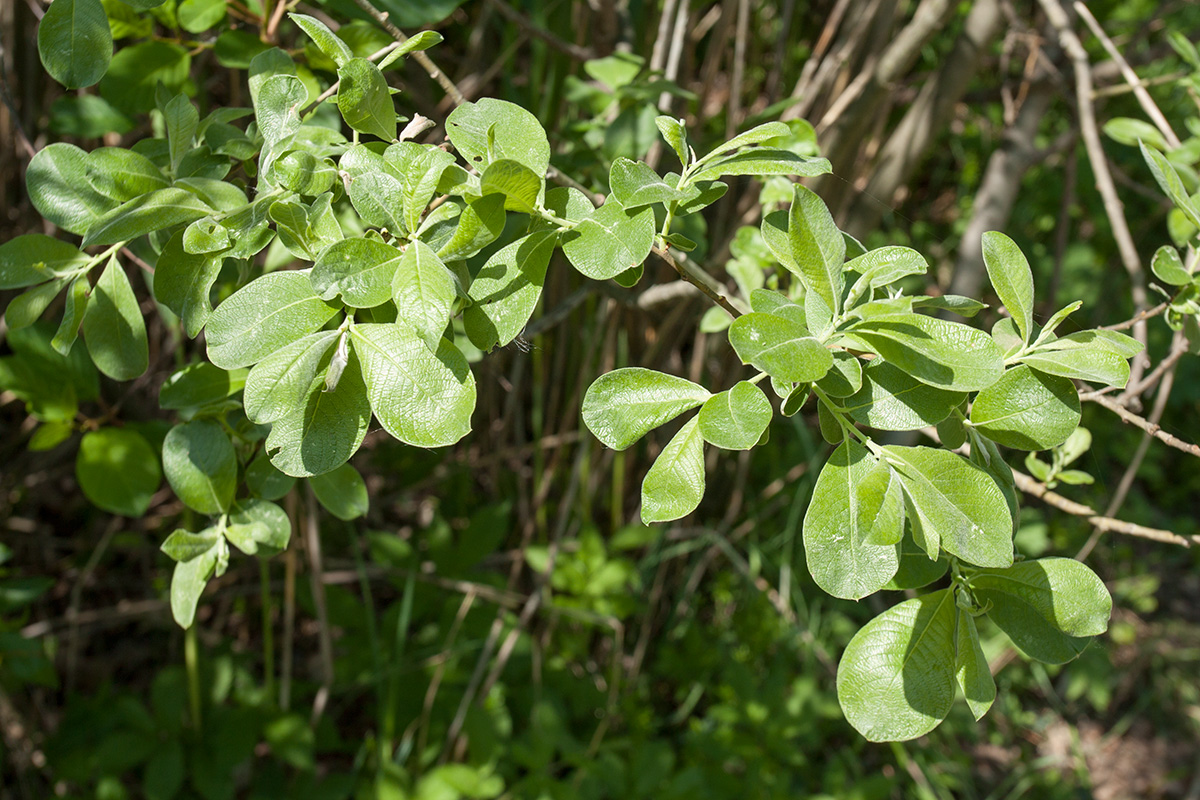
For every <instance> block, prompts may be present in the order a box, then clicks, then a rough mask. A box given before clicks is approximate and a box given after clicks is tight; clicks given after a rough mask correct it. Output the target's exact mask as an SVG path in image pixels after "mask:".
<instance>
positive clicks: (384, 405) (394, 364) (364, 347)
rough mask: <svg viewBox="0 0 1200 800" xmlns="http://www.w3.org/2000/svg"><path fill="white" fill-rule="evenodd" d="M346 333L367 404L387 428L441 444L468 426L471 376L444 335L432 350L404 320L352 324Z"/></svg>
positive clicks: (415, 441)
mask: <svg viewBox="0 0 1200 800" xmlns="http://www.w3.org/2000/svg"><path fill="white" fill-rule="evenodd" d="M350 333H351V335H352V338H353V340H354V349H355V351H356V352H357V353H358V357H359V359H360V361H361V362H362V374H363V379H364V380H365V381H366V385H367V396H368V398H369V399H370V402H371V410H372V411H374V412H375V417H376V418H377V419H378V420H379V422H380V424H381V425H383V427H384V429H385V430H386V431H387V432H388V433H390V434H391V435H392V436H394V437H396V438H397V439H399V440H400V441H402V442H404V443H406V444H411V445H414V446H416V447H442V446H445V445H450V444H454V443H455V442H457V441H458V440H459V439H461V438H462V437H463V436H466V435H467V433H469V432H470V430H471V412H472V411H474V409H475V377H474V376H473V375H472V374H471V370H470V368H469V367H468V366H467V360H466V359H465V358H464V357H463V355H462V353H461V352H459V350H458V348H457V347H455V346H454V345H453V344H452V343H451V342H450V341H449V340H446V339H442V340H441V341H440V342H439V343H438V348H437V352H436V353H434V352H432V351H430V349H429V347H428V346H427V345H426V344H425V342H424V341H423V340H422V339H421V337H420V336H418V335H417V333H416V332H415V331H413V330H411V329H409V328H407V327H405V326H403V325H388V324H366V325H355V326H354V327H352V328H351V329H350Z"/></svg>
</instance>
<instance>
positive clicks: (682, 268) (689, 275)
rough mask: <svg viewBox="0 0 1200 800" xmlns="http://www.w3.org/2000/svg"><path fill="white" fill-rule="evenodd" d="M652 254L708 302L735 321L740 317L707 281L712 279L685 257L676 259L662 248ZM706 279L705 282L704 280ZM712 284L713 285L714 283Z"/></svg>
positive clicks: (656, 248)
mask: <svg viewBox="0 0 1200 800" xmlns="http://www.w3.org/2000/svg"><path fill="white" fill-rule="evenodd" d="M654 252H655V254H657V255H658V257H659V258H661V259H662V260H663V261H666V262H667V263H668V264H670V265H671V266H672V267H673V268H674V269H675V271H676V272H678V273H679V277H681V278H683V279H684V280H685V281H687V282H688V283H690V284H692V285H693V286H695V287H696V288H697V289H699V290H700V291H702V292H704V294H705V295H706V296H707V297H708V299H709V300H712V301H713V302H714V303H716V304H717V305H719V306H720V307H721V308H723V309H725V310H726V311H728V312H729V315H730V316H732V317H733V318H735V319H736V318H737V317H739V316H741V313H742V312H740V311H738V310H737V308H735V307H734V305H733V303H731V302H729V300H728V299H727V298H726V297H725V295H723V294H721V292H720V291H719V290H718V288H717V287H715V286H713V285H711V284H710V283H709V281H712V278H710V277H709V276H708V274H707V273H705V272H704V271H703V270H701V269H700V268H699V267H696V266H695V265H694V264H693V263H692V261H691V260H690V259H688V258H687V257H686V256H683V255H680V256H679V257H676V256H675V254H673V253H672V252H671V251H670V250H667V249H666V248H662V247H655V248H654ZM706 278H707V280H705V279H706ZM713 282H714V283H715V281H713Z"/></svg>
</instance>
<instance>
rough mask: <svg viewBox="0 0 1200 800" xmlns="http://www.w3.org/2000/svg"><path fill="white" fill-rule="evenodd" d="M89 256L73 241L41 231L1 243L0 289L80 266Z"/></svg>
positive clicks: (37, 281) (32, 283) (22, 285)
mask: <svg viewBox="0 0 1200 800" xmlns="http://www.w3.org/2000/svg"><path fill="white" fill-rule="evenodd" d="M88 260H89V259H88V257H87V256H86V255H84V254H83V253H81V252H79V248H77V247H75V246H74V245H72V244H70V243H68V242H64V241H61V240H59V239H55V238H54V237H52V236H46V235H45V234H41V233H26V234H24V235H21V236H16V237H14V238H12V239H9V240H8V241H7V242H5V243H4V244H0V290H3V289H21V288H23V287H25V286H34V285H36V284H39V283H42V282H43V281H48V280H50V279H51V278H54V277H56V276H58V275H62V274H64V273H67V272H70V271H72V270H77V269H81V268H82V267H83V266H84V265H86V264H87V263H88Z"/></svg>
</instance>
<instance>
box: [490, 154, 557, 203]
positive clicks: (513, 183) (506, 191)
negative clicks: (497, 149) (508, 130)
mask: <svg viewBox="0 0 1200 800" xmlns="http://www.w3.org/2000/svg"><path fill="white" fill-rule="evenodd" d="M544 183H545V180H544V179H543V178H542V177H541V176H540V175H538V174H537V173H536V172H534V171H533V170H531V169H530V168H529V167H527V166H525V165H524V164H522V163H521V162H519V161H514V160H512V159H511V158H498V159H496V160H495V161H493V162H492V163H491V164H489V165H488V167H487V169H485V170H484V172H483V177H482V178H480V180H479V191H480V192H481V193H482V194H485V195H487V194H502V195H504V208H505V209H507V210H509V211H520V212H521V213H523V214H532V213H533V210H534V208H535V207H536V206H537V202H538V195H539V194H540V193H541V191H542V186H543V185H544Z"/></svg>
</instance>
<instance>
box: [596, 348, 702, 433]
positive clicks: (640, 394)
mask: <svg viewBox="0 0 1200 800" xmlns="http://www.w3.org/2000/svg"><path fill="white" fill-rule="evenodd" d="M711 396H712V395H711V394H710V393H709V392H708V390H707V389H705V388H704V387H703V386H698V385H696V384H694V383H692V382H691V381H689V380H687V379H686V378H679V377H676V376H674V375H666V374H664V373H661V372H655V371H654V370H649V369H642V368H641V367H624V368H622V369H617V370H613V371H612V372H608V373H605V374H604V375H601V376H600V377H599V378H597V379H596V380H595V381H594V382H593V383H592V385H591V386H589V387H588V390H587V394H585V395H584V398H583V422H584V424H585V425H587V427H588V430H590V431H591V432H592V434H593V435H594V436H595V437H596V438H597V439H599V440H600V441H601V442H603V443H604V444H605V446H607V447H611V448H612V449H614V450H624V449H625V448H627V447H629V446H630V445H631V444H633V443H634V442H636V441H637V440H638V439H640V438H642V437H643V436H644V435H645V434H646V433H647V432H648V431H650V430H651V429H653V428H657V427H658V426H659V425H662V424H663V423H666V422H669V421H670V420H672V419H674V418H675V417H677V416H679V415H680V414H682V413H683V412H684V411H687V410H688V409H691V408H695V407H696V406H698V405H700V404H701V403H703V402H704V401H706V400H708V399H709V398H710V397H711Z"/></svg>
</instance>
